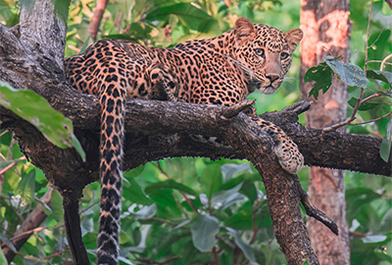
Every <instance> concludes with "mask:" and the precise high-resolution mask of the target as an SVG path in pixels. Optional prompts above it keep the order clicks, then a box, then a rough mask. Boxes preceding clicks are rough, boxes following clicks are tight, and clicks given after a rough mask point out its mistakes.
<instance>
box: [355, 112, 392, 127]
mask: <svg viewBox="0 0 392 265" xmlns="http://www.w3.org/2000/svg"><path fill="white" fill-rule="evenodd" d="M390 115H392V111H391V112H389V113H387V114H385V115H382V116H381V117H378V118H376V119H373V120H370V121H364V122H358V123H350V124H349V125H363V124H368V123H371V122H375V121H378V120H381V119H383V118H386V117H388V116H390Z"/></svg>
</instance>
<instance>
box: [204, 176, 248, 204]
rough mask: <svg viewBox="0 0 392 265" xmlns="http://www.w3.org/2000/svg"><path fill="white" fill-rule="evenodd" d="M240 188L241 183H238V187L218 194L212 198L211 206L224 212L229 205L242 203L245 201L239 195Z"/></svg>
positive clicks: (242, 196) (243, 196)
mask: <svg viewBox="0 0 392 265" xmlns="http://www.w3.org/2000/svg"><path fill="white" fill-rule="evenodd" d="M241 187H242V183H240V184H239V185H237V186H235V187H234V188H232V189H229V190H223V191H220V192H218V193H217V194H216V195H214V196H213V197H212V199H211V205H212V206H214V207H215V208H219V210H224V209H226V208H227V207H229V206H230V205H232V204H234V203H236V202H238V201H243V200H244V199H246V197H245V195H242V194H241V193H239V190H240V189H241Z"/></svg>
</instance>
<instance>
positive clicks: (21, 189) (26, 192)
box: [15, 170, 35, 204]
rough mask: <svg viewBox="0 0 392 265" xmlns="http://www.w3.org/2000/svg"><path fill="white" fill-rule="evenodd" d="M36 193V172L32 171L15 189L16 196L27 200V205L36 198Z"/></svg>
mask: <svg viewBox="0 0 392 265" xmlns="http://www.w3.org/2000/svg"><path fill="white" fill-rule="evenodd" d="M34 191H35V170H31V171H30V172H29V173H27V174H26V175H24V176H22V180H21V181H20V182H19V184H18V186H17V187H16V189H15V194H19V195H20V196H22V198H23V199H25V201H26V203H28V204H29V203H31V202H32V200H33V198H34Z"/></svg>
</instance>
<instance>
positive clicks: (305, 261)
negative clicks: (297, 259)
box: [302, 259, 310, 265]
mask: <svg viewBox="0 0 392 265" xmlns="http://www.w3.org/2000/svg"><path fill="white" fill-rule="evenodd" d="M303 262H304V263H302V265H310V264H309V261H308V260H307V259H303Z"/></svg>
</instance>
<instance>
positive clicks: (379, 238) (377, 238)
mask: <svg viewBox="0 0 392 265" xmlns="http://www.w3.org/2000/svg"><path fill="white" fill-rule="evenodd" d="M386 239H387V236H386V235H367V236H365V237H362V238H361V240H362V242H363V243H380V242H384V241H385V240H386Z"/></svg>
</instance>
